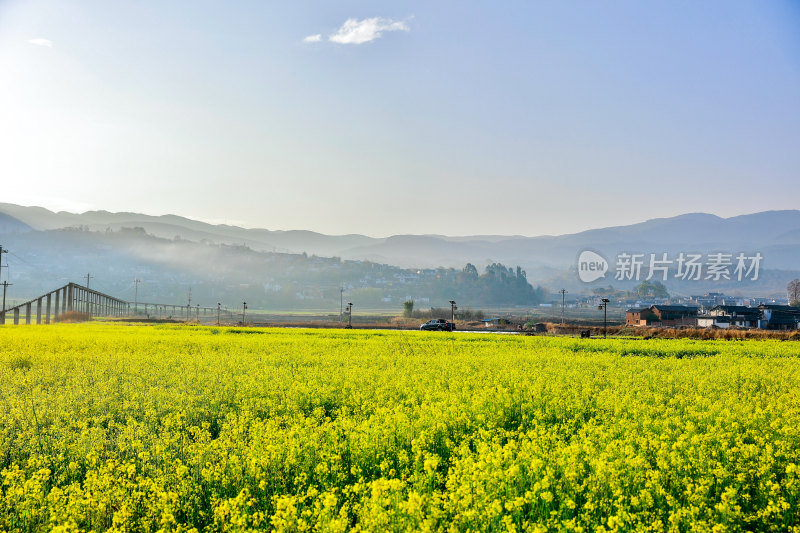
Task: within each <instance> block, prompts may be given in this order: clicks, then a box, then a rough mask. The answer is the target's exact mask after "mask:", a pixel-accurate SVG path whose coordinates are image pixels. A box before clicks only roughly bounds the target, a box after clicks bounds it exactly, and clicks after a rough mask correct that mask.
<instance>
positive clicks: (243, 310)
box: [242, 302, 247, 326]
mask: <svg viewBox="0 0 800 533" xmlns="http://www.w3.org/2000/svg"><path fill="white" fill-rule="evenodd" d="M246 317H247V302H242V325H243V326H244V325H245V318H246Z"/></svg>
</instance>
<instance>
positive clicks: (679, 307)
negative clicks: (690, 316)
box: [651, 305, 697, 313]
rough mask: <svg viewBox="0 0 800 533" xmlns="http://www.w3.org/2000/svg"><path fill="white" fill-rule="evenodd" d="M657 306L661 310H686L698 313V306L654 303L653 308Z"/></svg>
mask: <svg viewBox="0 0 800 533" xmlns="http://www.w3.org/2000/svg"><path fill="white" fill-rule="evenodd" d="M653 308H656V309H658V310H659V311H686V312H689V313H696V312H697V308H696V307H690V306H688V305H654V306H653V307H651V309H653Z"/></svg>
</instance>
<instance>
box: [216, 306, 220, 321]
mask: <svg viewBox="0 0 800 533" xmlns="http://www.w3.org/2000/svg"><path fill="white" fill-rule="evenodd" d="M219 306H220V303H219V302H217V325H218V326H219Z"/></svg>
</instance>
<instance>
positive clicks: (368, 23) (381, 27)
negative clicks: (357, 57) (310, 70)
mask: <svg viewBox="0 0 800 533" xmlns="http://www.w3.org/2000/svg"><path fill="white" fill-rule="evenodd" d="M384 31H409V27H408V25H407V24H406V23H405V22H403V21H394V20H392V19H387V18H383V17H373V18H371V19H364V20H356V19H347V20H346V21H345V23H344V24H342V27H341V28H339V29H338V30H337V31H336V33H334V34H331V35H329V36H328V40H329V41H331V42H333V43H339V44H363V43H368V42H370V41H374V40H375V39H378V38H379V37H381V35H382V32H384Z"/></svg>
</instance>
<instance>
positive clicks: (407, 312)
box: [403, 300, 414, 318]
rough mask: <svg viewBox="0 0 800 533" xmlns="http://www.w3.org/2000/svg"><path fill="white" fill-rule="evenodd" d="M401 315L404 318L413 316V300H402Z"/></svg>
mask: <svg viewBox="0 0 800 533" xmlns="http://www.w3.org/2000/svg"><path fill="white" fill-rule="evenodd" d="M403 316H404V317H406V318H411V317H413V316H414V300H406V301H405V302H403Z"/></svg>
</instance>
